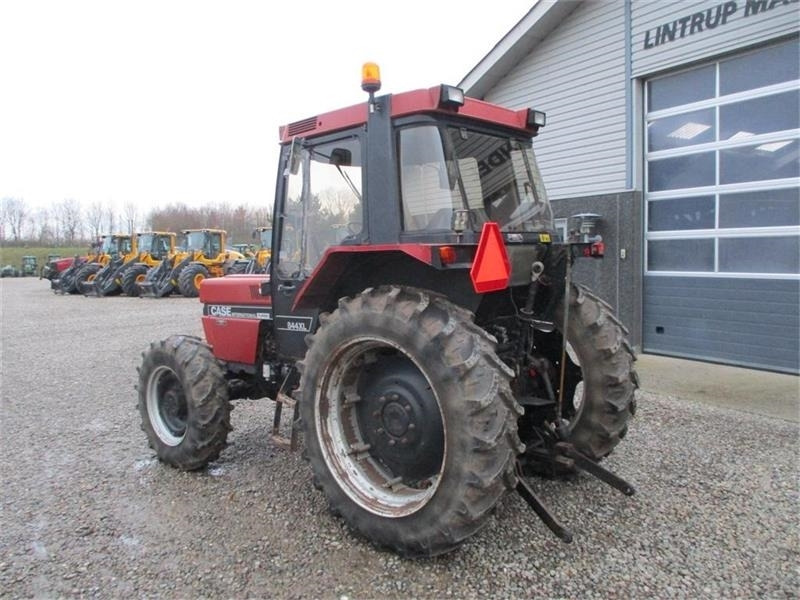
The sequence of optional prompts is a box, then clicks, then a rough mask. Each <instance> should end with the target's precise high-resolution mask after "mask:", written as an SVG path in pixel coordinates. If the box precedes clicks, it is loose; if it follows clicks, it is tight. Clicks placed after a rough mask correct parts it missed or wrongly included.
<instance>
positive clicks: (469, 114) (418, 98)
mask: <svg viewBox="0 0 800 600" xmlns="http://www.w3.org/2000/svg"><path fill="white" fill-rule="evenodd" d="M441 87H442V86H435V87H432V88H428V89H420V90H413V91H410V92H403V93H399V94H389V95H386V96H382V97H379V98H378V100H380V99H381V98H386V97H391V99H392V118H397V117H404V116H408V115H413V114H442V115H454V114H457V115H459V116H461V117H464V118H467V119H472V120H475V121H482V122H484V123H489V124H493V125H500V126H503V127H508V128H511V129H516V130H518V131H519V133H520V134H522V135H525V136H531V135H533V134H534V132H533V130H531V129H528V128H527V127H526V123H527V116H528V109H527V108H524V109H521V110H511V109H509V108H505V107H503V106H499V105H497V104H492V103H490V102H484V101H483V100H477V99H475V98H469V97H465V98H464V105H463V106H460V107H458V109H454V108H452V107H442V106H441V105H440V101H439V98H440V91H441ZM367 115H368V112H367V102H366V101H365V102H362V103H360V104H354V105H352V106H348V107H346V108H340V109H338V110H334V111H331V112H326V113H321V114H319V115H317V116H314V117H308V118H307V119H303V120H301V121H295V122H293V123H289V124H288V125H282V126H281V127H280V128H279V129H278V134H279V137H280V141H281V143H287V142H291V141H292V138H294V137H295V136H298V135H301V134H302V135H303V136H304V137H315V136H318V135H322V134H325V133H332V132H334V131H338V130H340V129H349V128H351V127H356V126H358V125H363V124H365V123H366V122H367Z"/></svg>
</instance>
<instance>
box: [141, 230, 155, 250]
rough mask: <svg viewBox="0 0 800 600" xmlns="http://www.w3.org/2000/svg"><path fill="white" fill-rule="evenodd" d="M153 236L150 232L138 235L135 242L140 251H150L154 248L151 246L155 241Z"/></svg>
mask: <svg viewBox="0 0 800 600" xmlns="http://www.w3.org/2000/svg"><path fill="white" fill-rule="evenodd" d="M155 239H156V238H155V236H154V235H153V234H152V233H143V234H141V235H140V236H139V239H138V241H137V244H138V246H139V251H140V252H142V251H143V252H150V253H152V252H153V250H155V248H154V247H153V242H155Z"/></svg>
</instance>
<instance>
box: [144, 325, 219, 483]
mask: <svg viewBox="0 0 800 600" xmlns="http://www.w3.org/2000/svg"><path fill="white" fill-rule="evenodd" d="M142 356H143V360H142V366H141V367H140V368H139V383H138V385H137V386H136V388H137V390H138V392H139V402H138V407H139V414H140V416H141V418H142V430H143V431H144V432H145V434H147V439H148V441H149V443H150V447H151V448H153V450H155V451H156V455H157V456H158V458H159V459H160V460H161V461H163V462H165V463H167V464H168V465H171V466H173V467H176V468H178V469H183V470H184V471H193V470H196V469H200V468H202V467H204V466H205V465H207V464H208V463H209V462H211V461H212V460H216V459H217V458H219V455H220V452H222V450H223V449H224V448H225V446H226V445H227V437H228V432H229V431H231V425H230V413H231V410H232V406H231V403H230V401H229V399H228V388H227V385H226V383H225V377H224V375H223V372H222V368H221V367H220V366H219V364H218V363H217V361H216V359H215V358H214V355H213V354H212V353H211V350H210V349H209V347H208V346H206V345H205V344H204V343H203V342H201V341H200V340H199V339H197V338H191V337H186V336H180V335H176V336H172V337H169V338H167V339H166V340H164V341H161V342H158V343H153V344H151V345H150V348H149V350H148V351H147V352H145V353H144V354H143V355H142Z"/></svg>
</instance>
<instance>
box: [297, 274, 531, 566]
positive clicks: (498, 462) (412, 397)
mask: <svg viewBox="0 0 800 600" xmlns="http://www.w3.org/2000/svg"><path fill="white" fill-rule="evenodd" d="M320 323H321V325H320V328H319V329H318V331H317V333H316V334H315V335H314V336H313V337H312V336H309V338H308V344H309V350H308V352H307V354H306V357H305V359H304V361H303V363H302V368H303V375H302V378H301V383H300V387H301V389H302V399H301V403H300V406H301V415H302V421H303V424H304V428H305V444H306V452H307V456H308V459H309V460H310V462H311V467H312V469H313V474H314V480H315V483H316V484H317V485H318V486H319V487H321V488H322V490H323V491H324V493H325V495H326V496H327V498H328V501H329V504H330V507H331V509H332V511H333V512H334V513H336V514H340V515H341V516H342V517H343V518H344V520H345V521H346V522H347V524H348V525H349V526H350V527H351V528H352V529H353V530H355V531H357V532H359V533H360V534H362V535H364V536H365V537H367V538H368V539H369V540H371V541H373V542H374V543H377V544H378V545H381V546H384V547H388V548H391V549H393V550H394V551H396V552H398V553H400V554H402V555H404V556H433V555H437V554H442V553H444V552H447V551H450V550H452V549H454V548H455V547H456V546H457V545H458V544H459V543H460V542H462V541H463V540H465V539H466V538H468V537H469V536H471V535H473V534H474V533H475V532H476V531H478V530H479V529H480V528H481V527H482V526H483V525H484V524H485V523H486V520H487V517H488V515H489V513H490V511H491V510H492V509H493V508H494V507H495V505H496V504H497V502H498V501H499V500H500V498H501V497H502V496H503V494H504V493H505V492H506V490H509V489H512V488H513V487H514V486H515V485H516V473H515V470H514V461H515V458H516V455H517V454H518V453H520V452H521V451H522V450H523V446H522V444H521V443H520V441H519V438H518V436H517V418H518V416H519V414H520V413H521V412H522V411H521V408H520V407H519V405H518V404H517V403H516V402H515V401H514V399H513V397H512V395H511V391H510V388H509V380H510V378H511V376H512V375H513V373H512V372H511V370H510V369H509V368H508V367H506V365H504V364H503V363H502V362H501V361H500V360H499V359H498V358H497V356H496V355H495V353H494V343H493V338H491V337H490V336H488V335H487V334H486V333H485V332H484V331H483V330H482V329H480V328H478V327H477V326H475V325H474V324H473V322H472V315H471V314H470V313H468V312H467V311H465V310H463V309H461V308H459V307H457V306H455V305H453V304H451V303H450V302H448V301H447V300H445V299H443V298H441V297H438V296H433V295H431V294H429V293H427V292H425V291H421V290H417V289H412V288H404V287H403V288H401V287H396V286H391V287H389V286H385V287H381V288H378V289H369V290H366V291H364V292H362V293H361V294H359V295H358V296H356V297H353V298H343V299H342V300H340V301H339V308H338V309H337V310H336V311H334V312H333V313H332V314H330V315H327V314H323V315H321V316H320Z"/></svg>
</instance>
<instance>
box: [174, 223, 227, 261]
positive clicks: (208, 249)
mask: <svg viewBox="0 0 800 600" xmlns="http://www.w3.org/2000/svg"><path fill="white" fill-rule="evenodd" d="M183 234H184V235H185V236H186V249H187V251H189V252H194V253H196V254H198V255H200V256H202V257H204V258H205V259H207V260H218V257H219V255H220V254H222V253H223V252H224V250H225V232H224V231H222V230H220V229H187V230H185V231H184V232H183Z"/></svg>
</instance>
